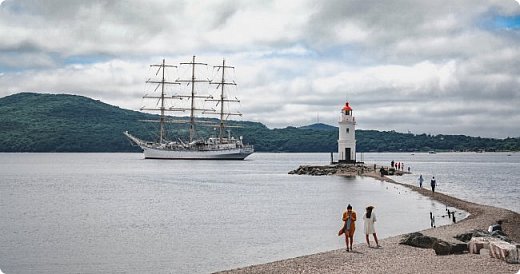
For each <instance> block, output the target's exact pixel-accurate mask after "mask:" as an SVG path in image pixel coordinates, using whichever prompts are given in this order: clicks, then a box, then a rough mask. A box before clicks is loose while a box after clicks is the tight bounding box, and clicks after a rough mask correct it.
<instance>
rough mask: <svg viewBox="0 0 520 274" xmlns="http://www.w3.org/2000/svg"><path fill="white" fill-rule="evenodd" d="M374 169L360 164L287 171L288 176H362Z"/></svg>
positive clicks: (311, 167)
mask: <svg viewBox="0 0 520 274" xmlns="http://www.w3.org/2000/svg"><path fill="white" fill-rule="evenodd" d="M373 171H374V167H373V166H372V167H368V166H365V165H362V164H332V165H326V166H300V167H298V168H297V169H295V170H291V171H289V174H297V175H312V176H322V175H347V176H348V175H352V176H354V175H362V174H364V173H368V172H373Z"/></svg>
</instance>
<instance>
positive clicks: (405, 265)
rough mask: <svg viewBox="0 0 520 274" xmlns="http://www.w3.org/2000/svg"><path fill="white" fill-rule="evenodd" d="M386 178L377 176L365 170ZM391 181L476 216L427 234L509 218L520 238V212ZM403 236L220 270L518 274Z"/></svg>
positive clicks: (486, 259) (446, 234)
mask: <svg viewBox="0 0 520 274" xmlns="http://www.w3.org/2000/svg"><path fill="white" fill-rule="evenodd" d="M365 175H366V176H371V177H374V178H376V179H379V180H380V179H382V178H381V177H379V176H377V175H376V174H372V173H371V174H365ZM384 180H385V181H387V182H390V183H394V184H399V185H403V186H405V187H408V188H410V189H412V190H414V191H417V192H419V193H420V194H422V195H425V196H428V197H432V198H433V199H435V200H437V201H439V202H441V203H443V204H446V205H448V206H451V207H455V208H458V209H462V210H465V211H467V212H469V213H470V216H469V217H468V218H466V219H464V220H462V221H460V222H458V223H456V224H452V225H448V226H441V227H437V228H431V229H427V230H423V231H421V233H423V234H425V235H428V236H433V237H437V238H441V239H449V238H452V237H453V236H455V235H457V234H460V233H465V232H468V231H470V230H472V229H482V230H487V227H488V226H489V225H490V224H492V223H494V222H495V221H496V220H499V219H501V220H504V223H503V225H502V227H503V230H504V232H505V233H506V234H507V235H508V236H509V237H510V238H511V239H513V240H514V241H516V242H520V214H518V213H516V212H513V211H510V210H507V209H502V208H497V207H492V206H485V205H479V204H475V203H471V202H466V201H463V200H460V199H457V198H454V197H451V196H448V195H445V194H442V193H435V194H432V192H431V191H429V190H427V189H424V188H418V187H415V186H411V185H407V184H401V183H398V182H395V181H393V180H392V179H390V178H388V177H385V178H384ZM401 237H402V236H395V237H391V238H386V239H382V240H380V241H379V242H380V244H381V245H382V248H369V247H367V246H366V244H364V243H358V244H354V251H353V252H346V250H345V249H338V250H333V251H328V252H324V253H318V254H313V255H307V256H302V257H297V258H291V259H287V260H282V261H276V262H272V263H267V264H261V265H255V266H249V267H245V268H239V269H233V270H228V271H223V272H220V273H401V274H402V273H518V272H520V265H519V264H508V263H506V262H504V261H501V260H498V259H494V258H491V257H490V256H487V255H476V254H468V253H465V254H462V255H449V256H437V255H435V251H434V250H433V249H422V248H415V247H410V246H406V245H400V244H399V240H400V239H401Z"/></svg>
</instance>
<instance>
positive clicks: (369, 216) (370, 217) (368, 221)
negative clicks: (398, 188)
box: [363, 206, 381, 247]
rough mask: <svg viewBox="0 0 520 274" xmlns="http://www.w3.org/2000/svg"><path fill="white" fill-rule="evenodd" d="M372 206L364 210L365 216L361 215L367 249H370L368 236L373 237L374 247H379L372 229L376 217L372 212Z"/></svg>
mask: <svg viewBox="0 0 520 274" xmlns="http://www.w3.org/2000/svg"><path fill="white" fill-rule="evenodd" d="M373 210H374V207H373V206H368V207H367V208H366V212H365V215H363V220H364V221H365V238H366V240H367V244H368V247H370V240H369V239H368V238H369V236H370V234H372V235H373V236H374V240H375V241H376V247H381V246H380V245H379V242H378V241H377V235H376V229H375V228H374V223H375V222H376V215H375V214H374V212H372V211H373Z"/></svg>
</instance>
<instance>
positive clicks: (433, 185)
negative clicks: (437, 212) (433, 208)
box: [430, 176, 437, 193]
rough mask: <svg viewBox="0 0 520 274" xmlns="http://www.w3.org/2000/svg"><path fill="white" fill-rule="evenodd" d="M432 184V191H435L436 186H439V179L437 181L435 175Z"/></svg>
mask: <svg viewBox="0 0 520 274" xmlns="http://www.w3.org/2000/svg"><path fill="white" fill-rule="evenodd" d="M430 185H431V187H432V192H434V193H435V187H436V186H437V181H435V176H433V177H432V180H431V182H430Z"/></svg>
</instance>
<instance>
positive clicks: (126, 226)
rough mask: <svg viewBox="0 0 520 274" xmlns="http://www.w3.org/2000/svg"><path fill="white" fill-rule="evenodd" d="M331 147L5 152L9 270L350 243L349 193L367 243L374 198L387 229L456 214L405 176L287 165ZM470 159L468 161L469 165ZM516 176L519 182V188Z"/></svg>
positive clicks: (119, 268) (225, 263) (183, 261)
mask: <svg viewBox="0 0 520 274" xmlns="http://www.w3.org/2000/svg"><path fill="white" fill-rule="evenodd" d="M398 156H399V157H398ZM329 157H330V156H329V154H326V153H318V154H289V153H285V154H273V153H255V154H253V155H251V156H250V157H249V158H247V160H245V161H165V160H144V159H142V154H140V153H38V154H33V153H21V154H16V153H0V175H1V176H0V220H2V221H1V222H0V231H1V232H2V233H0V269H1V270H2V271H4V272H5V273H64V272H82V273H83V272H103V273H117V272H132V273H133V272H148V273H150V272H152V273H207V272H212V271H218V270H224V269H230V268H235V267H241V266H246V265H251V264H258V263H265V262H269V261H273V260H280V259H285V258H289V257H295V256H301V255H305V254H311V253H316V252H321V251H327V250H332V249H337V248H342V247H344V240H343V239H344V238H343V237H338V236H337V232H338V230H339V229H340V227H341V226H342V222H341V220H340V218H341V214H342V212H343V211H344V210H345V207H346V205H347V204H348V203H350V204H352V205H353V207H354V210H355V211H357V215H358V222H357V227H358V228H357V232H356V236H355V241H356V242H357V243H360V242H364V239H363V238H364V237H363V235H362V234H363V232H362V231H363V222H362V215H363V211H364V208H365V207H366V206H368V205H373V206H375V211H374V212H375V214H376V216H377V219H378V221H377V223H376V230H377V233H378V236H379V237H380V238H384V237H389V236H394V235H398V234H402V233H406V232H413V231H417V230H421V229H425V228H428V227H430V225H431V224H430V218H429V214H430V212H433V214H434V215H435V216H436V225H443V224H447V223H450V221H449V220H448V218H446V217H443V216H444V215H445V212H446V211H445V210H446V208H445V206H443V205H441V204H439V203H437V202H435V201H432V200H430V199H429V198H427V197H424V196H421V195H418V194H416V193H414V192H411V191H409V190H408V189H406V188H404V187H400V186H396V185H393V184H389V183H384V182H381V181H378V180H375V179H372V178H366V177H340V176H298V175H288V174H287V172H288V171H290V170H292V169H295V168H297V167H298V166H299V165H301V164H327V163H328V162H329V161H330V158H329ZM364 157H365V158H366V160H367V162H369V161H368V160H370V161H373V162H381V163H384V162H388V160H389V159H393V160H396V161H397V160H400V159H407V160H406V162H405V165H406V163H407V162H408V163H410V164H412V163H414V164H413V165H412V168H413V169H412V171H414V170H415V169H417V170H420V171H421V172H423V171H424V175H426V176H428V174H429V173H427V172H428V171H431V172H432V173H433V171H435V174H438V175H437V176H439V180H438V182H439V191H445V189H443V185H445V184H447V182H446V181H447V179H446V178H447V177H446V176H448V174H449V173H448V171H446V172H445V173H437V171H438V170H440V169H441V168H437V167H436V166H437V165H439V164H441V165H442V163H444V162H443V161H434V162H429V164H427V160H428V159H426V160H425V162H424V163H423V162H421V161H415V162H414V161H412V160H411V159H410V158H408V157H411V156H409V155H406V154H393V155H391V154H371V155H364ZM453 157H458V156H457V155H454V156H453ZM478 157H480V156H478ZM504 157H507V156H505V155H504ZM515 157H516V155H515ZM471 159H472V158H471V157H469V158H468V159H467V160H464V159H462V160H460V161H459V162H462V163H465V165H469V166H471V165H472V164H471V163H473V162H472V160H471ZM515 159H516V158H515ZM403 161H404V160H403ZM515 161H516V160H515ZM506 162H507V161H506ZM457 163H458V162H457ZM513 165H516V166H515V167H518V162H516V164H513ZM490 166H492V165H491V164H488V165H483V168H485V167H490ZM426 167H428V169H427V168H426ZM492 170H495V171H496V168H492ZM516 170H518V169H517V168H516ZM456 171H457V170H456V169H454V170H453V172H456ZM402 178H403V179H404V181H407V180H408V179H406V177H402ZM413 178H414V176H411V177H410V179H409V181H410V182H413ZM467 181H468V180H461V184H462V183H465V182H467ZM513 181H514V180H511V181H510V183H509V188H511V187H512V188H515V191H518V186H517V185H513V184H511V182H513ZM453 182H454V183H455V181H453ZM509 191H510V189H509V190H507V191H505V190H503V189H502V190H501V189H497V190H496V192H494V193H493V196H504V197H507V195H509V194H508V193H509ZM457 194H461V193H457ZM516 198H518V197H516ZM479 199H480V198H479ZM469 200H471V199H469ZM483 200H485V199H483ZM452 210H453V209H452ZM457 217H458V218H463V217H464V212H457Z"/></svg>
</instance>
